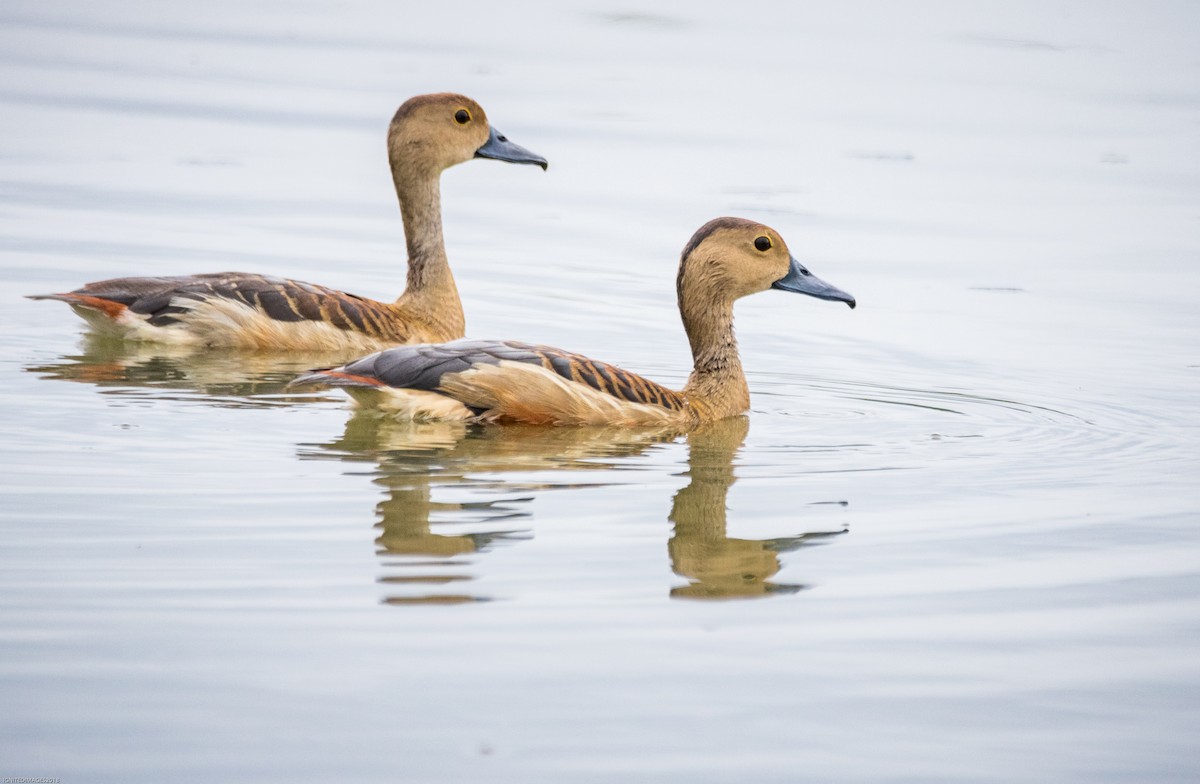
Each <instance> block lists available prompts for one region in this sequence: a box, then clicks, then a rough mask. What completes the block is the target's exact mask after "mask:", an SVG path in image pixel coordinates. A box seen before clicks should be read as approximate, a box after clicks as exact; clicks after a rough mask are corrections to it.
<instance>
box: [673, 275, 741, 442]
mask: <svg viewBox="0 0 1200 784" xmlns="http://www.w3.org/2000/svg"><path fill="white" fill-rule="evenodd" d="M679 312H680V314H681V315H682V316H683V328H684V329H685V330H686V331H687V336H688V342H689V343H691V345H692V362H693V367H692V375H691V376H690V377H689V378H688V381H687V384H686V385H685V386H684V388H683V393H684V395H686V396H687V399H688V402H690V403H691V404H692V406H693V408H695V409H696V410H697V413H699V414H700V416H701V418H702V419H705V420H710V419H722V418H724V417H727V416H733V415H735V414H743V413H745V412H746V410H747V409H749V408H750V388H749V387H748V386H747V384H746V375H745V373H743V372H742V361H741V359H739V358H738V349H737V339H736V338H735V337H734V334H733V301H732V300H730V299H727V298H725V297H723V296H720V295H719V294H718V295H715V296H708V297H704V296H696V295H695V292H692V291H691V290H690V289H689V288H688V287H687V286H686V284H683V285H681V286H680V289H679Z"/></svg>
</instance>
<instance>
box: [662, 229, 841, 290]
mask: <svg viewBox="0 0 1200 784" xmlns="http://www.w3.org/2000/svg"><path fill="white" fill-rule="evenodd" d="M677 283H678V288H679V295H680V298H681V301H682V300H683V299H685V298H687V299H700V300H707V301H709V302H727V303H731V302H732V301H733V300H736V299H738V298H740V297H745V296H747V295H748V294H754V293H756V292H759V291H766V290H767V289H779V290H781V291H791V292H795V293H797V294H807V295H808V296H810V297H816V298H817V299H827V300H832V301H835V302H845V303H846V304H847V305H849V306H850V307H852V308H853V307H854V306H855V301H854V297H852V296H851V295H849V294H847V293H846V292H844V291H842V290H841V289H839V288H837V287H835V286H831V285H829V284H828V283H826V282H825V281H823V280H821V279H820V278H818V277H817V276H816V275H813V274H812V273H811V272H809V271H808V268H807V267H805V266H804V265H803V264H801V263H800V262H799V261H797V260H796V258H795V257H794V256H792V254H791V252H790V251H788V247H787V243H785V242H784V241H783V238H782V237H780V236H779V233H778V232H777V231H775V230H774V229H772V228H771V227H769V226H764V225H763V224H761V223H755V222H754V221H749V220H744V219H742V218H716V219H714V220H711V221H709V222H708V223H706V224H704V225H703V226H701V227H700V229H699V231H697V232H696V233H695V234H694V235H693V236H692V239H691V241H689V242H688V244H687V246H686V247H685V248H684V249H683V254H682V256H681V257H680V261H679V277H678V281H677Z"/></svg>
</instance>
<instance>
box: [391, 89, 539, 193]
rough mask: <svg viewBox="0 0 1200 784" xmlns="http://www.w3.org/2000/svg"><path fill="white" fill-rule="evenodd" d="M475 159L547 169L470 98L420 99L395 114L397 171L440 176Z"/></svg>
mask: <svg viewBox="0 0 1200 784" xmlns="http://www.w3.org/2000/svg"><path fill="white" fill-rule="evenodd" d="M472 158H493V159H495V160H500V161H508V162H510V163H532V164H535V165H537V166H541V167H542V168H543V169H546V168H547V167H548V164H547V163H546V159H545V158H543V157H541V156H540V155H537V154H535V153H533V152H530V151H529V150H527V149H525V148H524V147H522V146H520V145H519V144H514V143H513V142H511V141H509V140H508V138H507V137H506V136H505V135H504V134H502V133H500V132H499V131H497V130H496V129H495V128H492V127H491V125H489V124H488V119H487V114H485V113H484V111H483V107H482V106H480V105H479V104H478V103H476V102H475V101H473V100H471V99H470V98H468V97H466V96H465V95H458V94H456V93H434V94H432V95H418V96H416V97H414V98H409V99H408V100H407V101H405V102H404V103H403V104H402V105H401V106H400V108H399V109H397V110H396V115H395V116H394V117H393V118H392V124H391V126H389V128H388V159H389V160H390V161H391V164H392V168H393V170H398V169H400V168H413V169H419V170H423V171H421V173H422V174H426V175H429V174H436V173H440V172H441V171H442V170H444V169H448V168H450V167H451V166H454V165H455V164H459V163H462V162H464V161H469V160H471V159H472Z"/></svg>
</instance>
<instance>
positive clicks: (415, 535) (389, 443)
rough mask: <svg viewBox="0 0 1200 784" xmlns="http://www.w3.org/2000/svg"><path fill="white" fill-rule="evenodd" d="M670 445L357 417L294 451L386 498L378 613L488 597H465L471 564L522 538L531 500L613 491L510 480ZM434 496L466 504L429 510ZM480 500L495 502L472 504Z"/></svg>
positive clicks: (544, 430)
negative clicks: (546, 494) (366, 471)
mask: <svg viewBox="0 0 1200 784" xmlns="http://www.w3.org/2000/svg"><path fill="white" fill-rule="evenodd" d="M676 437H677V433H675V432H670V431H665V430H662V429H646V428H642V429H629V428H561V427H557V428H556V427H535V426H487V427H480V426H467V425H464V424H462V423H457V422H429V423H410V422H397V421H395V420H393V419H390V418H388V417H381V416H378V415H377V414H375V413H373V412H370V411H361V412H359V413H357V414H356V415H355V416H353V417H352V418H351V419H350V420H349V421H348V422H347V425H346V430H345V433H344V434H343V436H342V437H341V438H339V439H337V440H336V441H333V442H330V443H327V444H316V445H313V446H311V447H303V448H302V450H301V456H302V457H309V458H312V457H316V458H328V457H334V458H337V459H341V460H347V461H361V462H372V463H374V464H375V476H374V478H373V480H372V481H374V483H375V484H377V485H379V486H380V487H382V488H383V489H384V491H385V494H384V499H383V500H382V501H381V502H380V503H379V504H377V505H376V507H375V513H376V515H377V517H378V522H377V523H376V524H375V527H376V528H377V529H378V531H379V535H378V536H377V537H376V539H375V545H376V554H377V555H378V556H379V557H380V563H381V566H382V568H383V574H382V576H381V577H380V578H379V582H380V583H381V584H383V585H385V586H387V587H388V589H389V590H388V594H387V595H386V596H385V597H384V599H383V602H384V603H385V604H430V603H436V604H451V603H463V602H478V601H487V600H489V599H490V598H492V597H490V596H486V595H482V594H480V593H478V592H475V591H471V590H468V587H467V584H468V583H469V582H470V581H471V580H472V579H473V576H472V574H471V572H470V569H471V567H472V566H473V565H474V562H473V560H472V556H475V555H480V554H484V553H486V552H489V551H491V550H492V549H494V548H496V547H498V546H501V545H505V544H511V543H513V542H518V541H522V540H525V539H529V538H530V532H529V528H528V526H527V525H523V523H524V522H525V520H526V518H528V516H529V513H528V512H527V511H526V510H525V508H524V507H525V504H527V503H528V502H529V501H531V500H533V497H534V494H536V493H539V492H543V491H550V490H569V489H580V488H586V487H600V486H604V485H606V484H611V483H612V482H611V481H607V482H606V481H598V482H587V481H569V482H568V481H541V482H536V481H531V482H521V481H514V480H513V479H511V478H510V477H509V475H510V474H511V473H512V472H521V471H529V472H534V471H538V472H549V471H571V472H587V471H611V470H613V469H615V468H618V467H619V463H620V462H621V461H622V460H623V459H625V458H628V457H633V456H636V455H639V454H641V453H643V452H645V451H646V450H648V449H651V448H654V447H655V446H657V445H661V444H663V443H665V442H671V441H673V440H675V438H676ZM435 494H436V495H438V496H439V497H440V496H443V495H450V496H453V495H455V494H465V495H468V496H469V497H470V498H471V500H467V501H444V500H443V501H435V500H434V495H435ZM487 494H496V495H499V496H501V497H499V498H496V499H488V498H483V499H480V496H486V495H487ZM447 586H454V589H452V590H447Z"/></svg>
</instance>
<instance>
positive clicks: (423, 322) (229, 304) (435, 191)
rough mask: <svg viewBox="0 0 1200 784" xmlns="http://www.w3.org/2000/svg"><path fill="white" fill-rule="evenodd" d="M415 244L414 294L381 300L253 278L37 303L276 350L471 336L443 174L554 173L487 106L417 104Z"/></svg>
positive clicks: (432, 98) (396, 147)
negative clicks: (500, 165) (453, 257)
mask: <svg viewBox="0 0 1200 784" xmlns="http://www.w3.org/2000/svg"><path fill="white" fill-rule="evenodd" d="M387 144H388V160H389V162H390V163H391V168H392V179H393V181H394V182H395V185H396V195H397V196H398V197H399V199H400V213H401V216H402V217H403V219H404V234H405V239H406V240H407V244H408V287H407V288H406V289H405V291H404V293H403V294H402V295H401V296H400V298H399V299H397V300H396V301H395V302H390V303H389V302H377V301H375V300H372V299H367V298H366V297H359V296H356V295H354V294H347V293H345V292H342V291H337V290H336V289H331V288H327V287H325V286H318V285H315V284H312V283H304V282H302V281H298V280H289V279H286V278H277V277H272V276H268V275H255V274H251V273H245V272H217V273H208V274H203V275H181V276H175V277H146V278H115V279H113V280H103V281H98V282H96V283H88V284H87V285H85V286H83V287H82V288H79V289H76V290H75V291H71V292H67V293H65V294H38V295H33V296H31V297H30V298H31V299H56V300H61V301H63V302H66V303H68V304H69V305H70V306H71V307H72V309H74V310H75V312H76V313H78V314H79V315H80V316H82V317H83V318H84V320H85V321H87V322H88V324H89V325H90V326H91V327H92V329H93V330H95V331H96V332H98V333H101V334H105V335H111V336H115V337H120V338H124V339H127V340H144V341H154V342H160V343H174V344H184V345H193V346H205V347H222V348H250V349H276V350H299V349H305V350H320V351H323V350H333V351H370V350H373V349H378V348H381V347H383V346H390V345H395V344H398V343H427V342H436V341H444V340H453V339H455V338H461V337H462V336H463V330H464V327H465V320H464V318H463V311H462V303H461V302H459V298H458V288H457V287H456V286H455V285H454V276H453V275H452V274H451V272H450V264H449V262H448V261H447V259H446V247H445V243H444V242H443V240H442V207H441V194H440V189H439V186H440V183H439V180H440V177H441V173H442V171H444V170H445V169H448V168H450V167H451V166H454V165H455V164H458V163H462V162H463V161H468V160H470V159H472V158H493V159H496V160H501V161H509V162H512V163H532V164H536V165H538V166H541V167H542V168H543V169H545V168H546V167H547V164H546V160H545V159H544V158H542V157H540V156H538V155H535V154H534V153H532V152H530V151H529V150H526V149H524V148H523V147H520V146H519V145H516V144H514V143H512V142H510V141H509V140H508V139H507V138H506V137H505V136H504V135H503V134H501V133H499V132H498V131H497V130H496V129H495V128H492V127H491V126H490V125H489V124H488V119H487V115H486V114H484V111H483V108H482V107H481V106H480V105H479V104H478V103H476V102H475V101H473V100H471V99H470V98H467V97H466V96H463V95H455V94H452V93H438V94H435V95H419V96H416V97H415V98H410V99H409V100H407V101H405V102H404V104H403V105H402V106H401V107H400V108H399V109H398V110H397V111H396V115H395V116H394V117H393V118H392V122H391V125H390V127H389V128H388V136H387Z"/></svg>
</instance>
